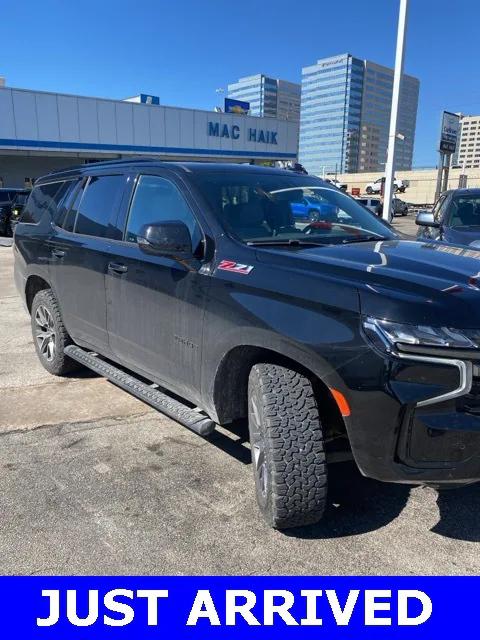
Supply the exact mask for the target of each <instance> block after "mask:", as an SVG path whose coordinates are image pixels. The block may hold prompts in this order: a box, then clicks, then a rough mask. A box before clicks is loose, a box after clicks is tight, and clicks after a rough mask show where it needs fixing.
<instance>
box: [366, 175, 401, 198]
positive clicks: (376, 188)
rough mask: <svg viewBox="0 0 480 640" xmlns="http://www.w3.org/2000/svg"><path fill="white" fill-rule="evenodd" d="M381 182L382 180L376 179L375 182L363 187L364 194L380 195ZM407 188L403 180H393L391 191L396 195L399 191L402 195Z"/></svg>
mask: <svg viewBox="0 0 480 640" xmlns="http://www.w3.org/2000/svg"><path fill="white" fill-rule="evenodd" d="M382 180H383V178H378V180H375V182H369V183H368V184H367V186H366V187H365V192H366V193H368V194H369V195H370V194H371V193H380V192H381V190H382ZM407 187H408V184H407V182H406V181H405V180H398V179H397V178H395V180H394V181H393V191H394V192H395V193H396V192H397V191H399V192H400V193H404V191H405V189H406V188H407Z"/></svg>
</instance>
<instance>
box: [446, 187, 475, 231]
mask: <svg viewBox="0 0 480 640" xmlns="http://www.w3.org/2000/svg"><path fill="white" fill-rule="evenodd" d="M448 208H449V213H450V226H451V227H478V226H480V195H479V196H476V195H471V196H468V195H465V196H457V197H456V198H455V197H454V198H453V199H452V201H451V202H450V204H449V207H448Z"/></svg>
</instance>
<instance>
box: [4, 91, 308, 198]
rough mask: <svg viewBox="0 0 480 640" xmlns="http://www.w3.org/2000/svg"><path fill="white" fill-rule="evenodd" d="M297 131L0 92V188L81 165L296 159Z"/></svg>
mask: <svg viewBox="0 0 480 640" xmlns="http://www.w3.org/2000/svg"><path fill="white" fill-rule="evenodd" d="M297 139H298V124H297V123H295V122H293V121H287V120H281V119H277V118H268V117H263V118H256V117H251V116H242V115H236V114H225V113H214V112H211V111H200V110H195V109H182V108H177V107H166V106H161V105H157V104H144V103H136V102H128V101H122V100H109V99H104V98H91V97H85V96H75V95H65V94H60V93H47V92H41V91H30V90H26V89H15V88H10V87H1V86H0V185H3V186H5V187H6V186H12V187H14V186H24V185H25V184H28V181H33V180H34V179H35V178H37V177H39V176H40V175H43V174H45V173H48V172H49V171H52V170H56V169H61V168H65V167H68V166H71V165H74V164H79V163H82V162H90V161H94V160H105V159H108V158H119V157H130V156H136V155H149V156H153V157H159V158H164V159H166V160H206V161H225V162H229V161H230V162H249V161H252V160H253V161H255V162H262V161H276V160H287V161H288V160H295V159H296V156H297Z"/></svg>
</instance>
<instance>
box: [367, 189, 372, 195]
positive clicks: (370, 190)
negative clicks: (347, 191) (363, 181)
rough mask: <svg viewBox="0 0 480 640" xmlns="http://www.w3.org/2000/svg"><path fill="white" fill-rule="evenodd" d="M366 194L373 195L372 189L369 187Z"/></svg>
mask: <svg viewBox="0 0 480 640" xmlns="http://www.w3.org/2000/svg"><path fill="white" fill-rule="evenodd" d="M366 192H367V193H368V195H371V194H372V193H373V189H372V187H367V188H366Z"/></svg>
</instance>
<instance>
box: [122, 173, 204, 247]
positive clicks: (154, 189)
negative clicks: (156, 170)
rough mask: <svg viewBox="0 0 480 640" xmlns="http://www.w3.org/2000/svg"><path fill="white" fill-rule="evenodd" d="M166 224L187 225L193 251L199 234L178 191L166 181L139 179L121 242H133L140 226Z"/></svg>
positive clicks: (190, 213) (153, 178)
mask: <svg viewBox="0 0 480 640" xmlns="http://www.w3.org/2000/svg"><path fill="white" fill-rule="evenodd" d="M167 220H180V221H181V222H184V223H185V224H186V225H187V227H188V229H189V231H190V236H191V238H192V247H193V250H194V251H195V249H196V248H197V247H198V244H199V243H200V241H201V239H202V234H201V231H200V227H199V226H198V223H197V221H196V219H195V217H194V215H193V213H192V211H191V210H190V207H189V206H188V204H187V202H186V201H185V199H184V197H183V196H182V194H181V193H180V191H179V190H178V189H177V187H176V186H175V185H174V184H173V183H172V182H170V180H166V179H165V178H160V176H147V175H143V176H140V177H139V179H138V182H137V186H136V189H135V193H134V196H133V200H132V204H131V206H130V212H129V215H128V220H127V228H126V232H125V240H126V241H127V242H137V236H138V234H139V232H140V229H141V228H142V227H143V225H145V224H149V223H155V222H164V221H167Z"/></svg>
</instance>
